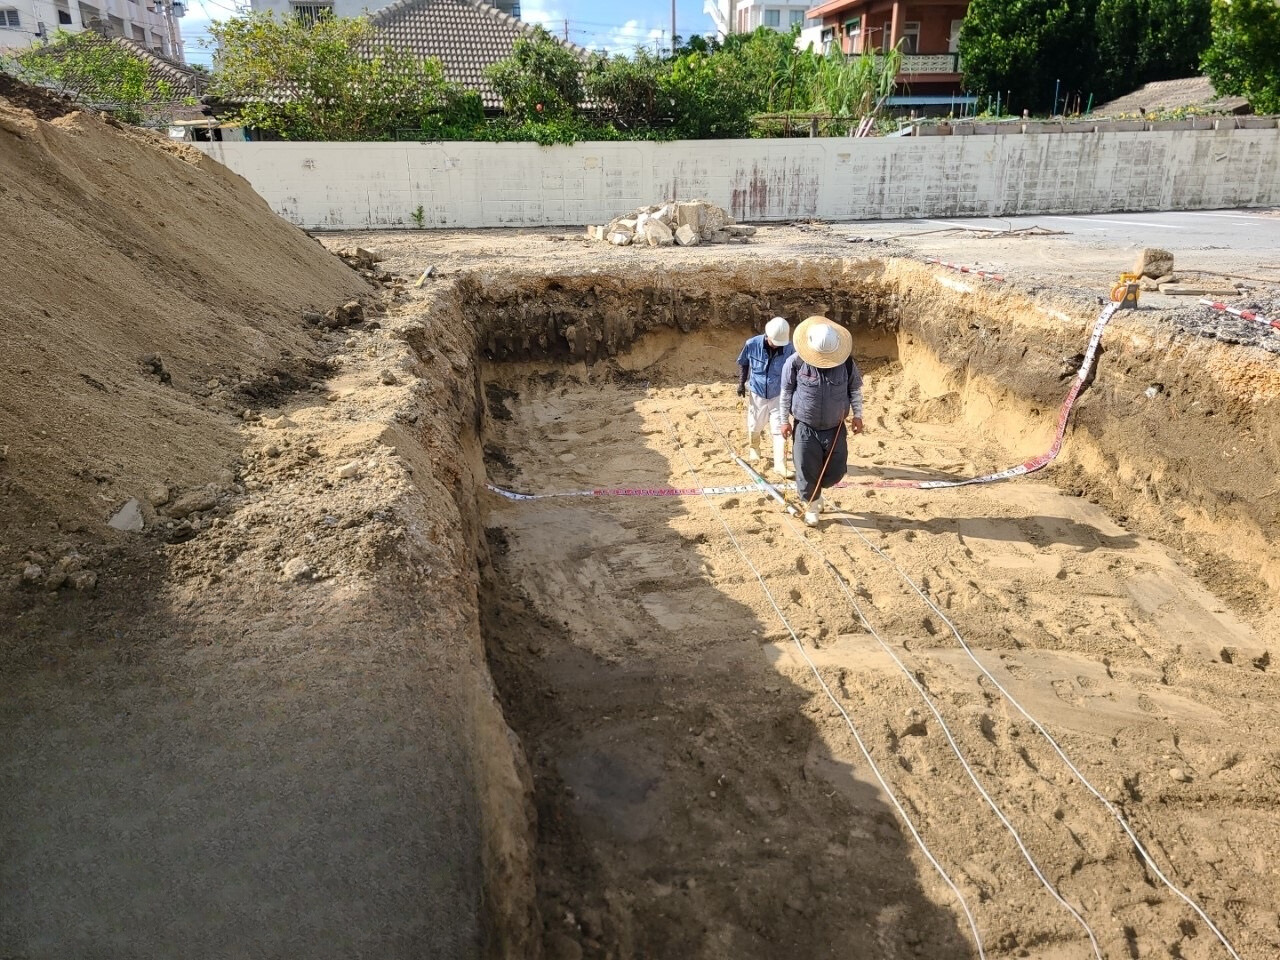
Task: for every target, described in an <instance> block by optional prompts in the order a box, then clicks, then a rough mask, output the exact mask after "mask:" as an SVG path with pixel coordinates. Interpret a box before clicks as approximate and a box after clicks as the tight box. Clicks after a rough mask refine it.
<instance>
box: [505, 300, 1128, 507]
mask: <svg viewBox="0 0 1280 960" xmlns="http://www.w3.org/2000/svg"><path fill="white" fill-rule="evenodd" d="M1120 306H1121V305H1120V304H1118V303H1108V304H1107V305H1106V306H1105V307H1103V308H1102V312H1101V313H1100V314H1098V319H1097V320H1095V321H1094V323H1093V331H1092V333H1091V334H1090V335H1089V345H1088V347H1086V348H1085V351H1084V361H1083V362H1082V363H1081V364H1080V370H1079V371H1078V372H1077V373H1076V377H1075V380H1074V381H1073V382H1072V384H1071V390H1070V391H1069V392H1068V393H1067V398H1066V399H1065V400H1063V401H1062V406H1061V407H1060V408H1059V409H1058V425H1057V429H1056V430H1055V432H1054V436H1053V444H1052V445H1051V446H1050V447H1049V449H1048V450H1046V451H1045V452H1044V453H1041V454H1039V455H1037V456H1034V457H1032V458H1031V459H1030V460H1027V461H1026V462H1024V463H1020V464H1018V465H1017V466H1013V467H1009V468H1008V469H1006V470H1001V471H999V472H997V473H988V474H985V475H984V476H981V477H968V478H966V479H963V480H846V481H844V482H842V483H838V484H836V485H835V487H836V488H837V489H839V488H846V487H873V488H876V489H880V490H887V489H893V490H945V489H949V488H951V487H967V486H971V485H973V484H978V483H996V482H997V481H1000V480H1011V479H1013V478H1014V477H1023V476H1026V475H1027V474H1029V473H1035V472H1036V471H1037V470H1042V469H1044V468H1045V467H1047V466H1048V465H1049V464H1051V463H1052V462H1053V461H1054V460H1056V459H1057V457H1058V453H1059V452H1060V451H1061V450H1062V442H1063V439H1064V438H1065V437H1066V434H1067V422H1068V421H1069V420H1070V418H1071V410H1072V408H1073V407H1074V406H1075V405H1076V401H1077V400H1079V399H1080V392H1081V391H1082V390H1083V389H1084V384H1085V381H1086V380H1088V379H1089V374H1090V373H1091V372H1092V371H1093V366H1094V364H1095V363H1096V362H1097V359H1098V347H1099V346H1101V344H1102V331H1103V330H1105V329H1106V327H1107V324H1108V323H1109V322H1110V321H1111V318H1112V317H1113V316H1114V315H1115V312H1116V311H1117V310H1119V309H1120ZM485 486H486V487H487V488H488V489H489V490H491V491H492V492H494V493H496V494H498V495H499V496H501V497H506V498H507V499H508V500H550V499H554V498H558V497H700V496H716V495H727V494H731V493H757V492H759V489H760V488H759V486H758V485H756V484H735V485H731V486H722V487H605V488H600V489H596V490H570V491H566V492H563V493H515V492H513V491H511V490H504V489H502V488H501V487H498V486H494V485H493V484H492V483H487V484H485ZM775 486H777V487H778V488H779V489H787V490H794V489H795V484H794V483H787V484H775Z"/></svg>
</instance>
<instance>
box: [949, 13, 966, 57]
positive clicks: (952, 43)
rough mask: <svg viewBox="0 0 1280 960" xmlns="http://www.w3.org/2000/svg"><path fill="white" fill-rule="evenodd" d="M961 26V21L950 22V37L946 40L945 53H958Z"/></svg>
mask: <svg viewBox="0 0 1280 960" xmlns="http://www.w3.org/2000/svg"><path fill="white" fill-rule="evenodd" d="M963 26H964V21H963V20H952V21H951V36H950V37H948V38H947V53H959V52H960V28H961V27H963Z"/></svg>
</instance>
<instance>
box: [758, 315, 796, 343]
mask: <svg viewBox="0 0 1280 960" xmlns="http://www.w3.org/2000/svg"><path fill="white" fill-rule="evenodd" d="M764 335H765V336H766V337H768V338H769V340H770V342H772V343H774V344H776V345H777V346H779V347H782V346H785V345H786V344H788V343H790V342H791V324H789V323H787V321H786V318H785V317H774V318H773V319H772V320H770V321H769V322H768V323H766V324H765V325H764Z"/></svg>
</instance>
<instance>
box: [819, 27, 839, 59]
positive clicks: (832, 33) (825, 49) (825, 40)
mask: <svg viewBox="0 0 1280 960" xmlns="http://www.w3.org/2000/svg"><path fill="white" fill-rule="evenodd" d="M835 38H836V30H835V27H823V28H822V55H823V56H824V57H825V56H826V55H827V54H829V53H830V52H831V44H832V42H833V41H834V40H835Z"/></svg>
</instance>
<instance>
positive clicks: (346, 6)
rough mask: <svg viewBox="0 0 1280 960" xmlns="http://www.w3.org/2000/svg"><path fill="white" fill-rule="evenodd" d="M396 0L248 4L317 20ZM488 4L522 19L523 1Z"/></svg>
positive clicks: (254, 0)
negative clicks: (521, 3)
mask: <svg viewBox="0 0 1280 960" xmlns="http://www.w3.org/2000/svg"><path fill="white" fill-rule="evenodd" d="M394 2H395V0H249V6H250V8H251V9H252V10H254V11H255V12H256V11H270V12H273V13H275V14H277V15H279V16H286V15H288V16H295V17H300V18H301V19H303V20H314V19H316V18H317V17H323V16H329V15H332V16H335V17H359V16H362V15H363V14H366V13H367V14H370V15H373V14H376V13H380V12H381V11H383V10H385V9H386V8H387V7H389V6H392V4H393V3H394ZM485 6H491V7H493V8H494V9H495V10H499V11H501V12H502V13H505V14H506V15H507V16H509V17H515V18H516V19H517V20H519V19H520V0H492V2H490V3H486V4H485Z"/></svg>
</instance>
